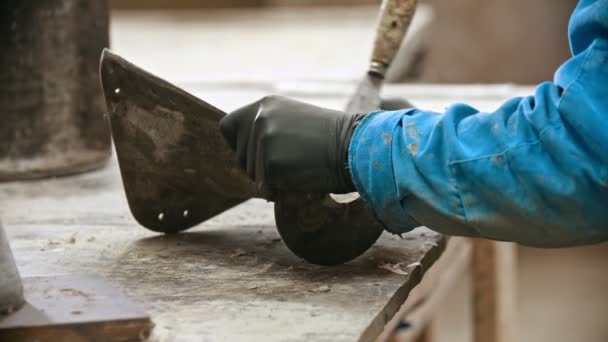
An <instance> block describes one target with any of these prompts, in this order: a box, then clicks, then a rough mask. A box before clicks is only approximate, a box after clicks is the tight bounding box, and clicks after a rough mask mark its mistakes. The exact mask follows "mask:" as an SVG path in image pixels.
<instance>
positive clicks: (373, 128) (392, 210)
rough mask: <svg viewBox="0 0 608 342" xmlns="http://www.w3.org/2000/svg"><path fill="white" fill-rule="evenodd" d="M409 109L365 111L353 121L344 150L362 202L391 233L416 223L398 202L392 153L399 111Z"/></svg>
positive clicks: (409, 228)
mask: <svg viewBox="0 0 608 342" xmlns="http://www.w3.org/2000/svg"><path fill="white" fill-rule="evenodd" d="M412 110H414V109H408V110H399V111H377V112H371V113H369V114H368V115H367V116H366V117H365V118H363V120H361V122H360V123H359V124H358V125H357V128H356V129H355V132H354V133H353V136H352V138H351V141H350V146H349V152H348V163H349V170H350V173H351V177H352V180H353V183H354V185H355V188H356V189H357V191H358V192H359V194H360V196H361V198H362V199H363V202H364V203H365V204H366V206H368V207H369V208H370V209H371V211H372V214H373V216H374V218H375V219H376V220H377V221H378V222H379V223H380V224H381V225H382V226H383V227H384V229H386V230H387V231H389V232H391V233H395V234H401V233H406V232H408V231H410V230H412V229H414V228H416V227H418V226H419V224H418V223H416V221H414V220H413V219H412V218H411V217H410V216H409V214H408V213H407V210H406V209H404V208H403V206H402V203H401V200H400V195H399V189H398V187H397V185H396V180H395V174H394V168H393V157H392V156H393V143H392V142H393V135H394V134H396V132H397V131H399V130H398V127H399V125H400V121H401V119H402V117H403V115H406V114H407V113H408V112H410V111H412ZM397 153H398V151H397ZM399 157H400V158H409V155H408V154H405V155H403V154H401V155H400V156H399Z"/></svg>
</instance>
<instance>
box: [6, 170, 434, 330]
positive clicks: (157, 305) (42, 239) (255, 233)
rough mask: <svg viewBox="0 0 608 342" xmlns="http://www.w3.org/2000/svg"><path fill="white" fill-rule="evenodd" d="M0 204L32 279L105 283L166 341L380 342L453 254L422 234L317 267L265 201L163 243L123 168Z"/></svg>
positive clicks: (44, 185) (386, 239)
mask: <svg viewBox="0 0 608 342" xmlns="http://www.w3.org/2000/svg"><path fill="white" fill-rule="evenodd" d="M0 202H1V203H2V204H3V205H2V208H1V211H0V216H2V217H3V220H4V223H5V229H6V230H7V233H8V235H9V238H10V240H11V243H12V246H13V249H14V253H15V258H16V260H17V264H18V266H19V268H20V271H21V273H22V274H23V275H30V276H31V275H43V274H44V275H46V274H69V273H83V272H86V273H94V274H99V275H101V276H104V277H106V278H107V279H109V280H110V281H111V282H112V283H114V284H115V285H117V286H118V287H120V288H122V289H123V290H124V291H125V292H126V293H127V294H128V295H129V296H131V297H132V298H133V299H135V300H136V301H139V302H141V303H143V304H144V306H145V307H146V309H147V310H148V312H149V313H150V314H151V316H152V319H153V321H154V323H155V324H156V328H155V330H154V331H153V339H156V340H159V341H173V340H176V339H179V340H200V339H201V338H203V337H204V338H206V339H208V340H231V341H234V340H264V341H268V340H285V339H289V340H311V339H312V340H344V341H346V340H348V341H352V340H356V339H358V338H359V337H361V336H363V335H365V336H366V337H368V339H371V338H373V337H375V336H377V335H378V334H379V333H380V332H381V330H382V328H383V326H384V324H385V323H386V322H387V321H388V320H390V319H391V318H392V317H393V315H394V314H395V313H396V311H397V310H398V308H399V306H400V305H401V303H402V302H403V301H404V300H405V298H406V297H407V295H408V293H409V291H410V290H411V288H412V287H413V286H415V285H416V284H417V283H418V282H419V281H420V279H421V277H422V274H423V273H424V271H425V270H426V269H428V268H429V267H430V265H431V264H432V263H433V262H434V261H435V260H436V259H437V258H438V257H439V255H440V254H441V251H442V249H443V247H444V240H443V238H442V237H441V236H440V235H438V234H436V233H433V232H430V231H429V230H427V229H418V230H416V231H414V232H412V233H409V234H406V235H404V238H403V239H401V238H399V237H397V236H392V235H389V234H384V236H382V237H381V239H380V240H379V242H378V243H377V244H376V245H375V246H374V247H372V249H371V250H370V251H368V252H367V253H366V254H365V255H364V256H363V257H361V258H359V259H356V260H354V261H352V262H350V263H348V264H346V265H343V266H339V267H319V266H314V265H311V264H308V263H306V262H304V261H302V260H300V259H298V258H297V257H295V256H294V255H293V254H291V253H290V252H289V251H288V250H287V248H286V247H285V246H284V245H283V243H282V242H281V241H280V239H279V236H278V233H277V232H276V228H275V227H274V223H273V216H272V207H271V204H269V203H266V202H264V201H260V200H254V201H250V202H247V203H245V204H243V205H241V206H239V207H237V208H234V209H233V210H231V211H230V212H226V213H225V214H223V215H220V216H218V217H216V218H214V219H212V220H210V221H208V222H206V223H205V224H203V225H202V226H200V227H197V228H196V229H193V230H191V231H189V232H187V233H185V234H180V235H174V236H162V235H157V234H154V233H152V232H149V231H146V230H145V229H143V228H141V227H140V226H138V225H137V224H136V223H135V222H134V220H133V219H132V218H131V215H130V213H129V212H128V207H127V205H126V201H125V198H124V194H123V191H122V185H121V182H120V178H119V174H118V169H117V165H116V164H115V163H112V164H111V165H110V166H109V167H107V168H106V169H104V170H102V171H99V172H94V173H91V174H87V175H82V176H75V177H69V178H60V179H55V180H49V181H38V182H27V183H5V184H1V185H0ZM415 262H421V266H412V267H407V265H410V264H412V263H415ZM384 264H389V265H395V264H399V266H398V268H399V267H400V268H401V269H403V270H405V271H406V272H408V275H399V274H395V273H392V272H390V271H388V270H386V269H383V268H380V267H379V266H381V265H384Z"/></svg>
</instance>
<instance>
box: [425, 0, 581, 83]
mask: <svg viewBox="0 0 608 342" xmlns="http://www.w3.org/2000/svg"><path fill="white" fill-rule="evenodd" d="M429 3H430V4H431V5H432V6H433V8H434V9H435V21H434V23H433V33H432V35H431V36H432V39H431V42H430V50H429V54H428V56H427V60H426V61H425V66H426V68H425V70H424V72H423V74H422V79H423V80H424V81H430V82H455V83H469V82H472V83H484V82H514V83H524V84H536V83H539V82H542V81H548V80H552V78H553V73H554V72H555V70H556V69H557V67H558V66H559V65H560V64H561V63H562V62H564V61H565V60H566V59H567V58H568V57H569V53H570V50H569V45H568V39H567V33H568V31H567V29H568V18H569V17H570V14H571V13H572V11H573V9H574V7H575V6H576V4H577V3H578V1H577V0H562V1H555V0H511V1H504V0H450V1H445V0H430V1H429Z"/></svg>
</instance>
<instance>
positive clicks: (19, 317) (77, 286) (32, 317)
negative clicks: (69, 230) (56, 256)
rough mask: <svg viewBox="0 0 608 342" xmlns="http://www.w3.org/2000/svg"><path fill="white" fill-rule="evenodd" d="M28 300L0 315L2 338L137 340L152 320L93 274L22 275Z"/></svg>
mask: <svg viewBox="0 0 608 342" xmlns="http://www.w3.org/2000/svg"><path fill="white" fill-rule="evenodd" d="M23 285H24V288H25V299H26V303H25V305H23V306H22V307H21V308H19V309H18V310H16V311H15V312H13V313H12V314H10V315H8V316H0V340H2V341H24V342H26V341H32V342H33V341H70V342H93V341H108V342H109V341H113V342H123V341H139V340H143V339H145V338H146V337H148V336H149V334H150V330H151V328H152V324H151V322H150V317H148V315H147V314H146V313H145V312H144V311H143V310H142V309H141V307H140V306H139V305H137V304H135V303H133V302H132V301H130V300H129V299H128V298H127V297H125V295H124V294H123V293H122V292H121V291H120V290H118V289H117V288H116V287H114V286H113V285H112V284H110V283H109V282H108V281H107V280H105V279H103V278H100V277H98V276H92V275H62V276H40V277H26V278H24V279H23Z"/></svg>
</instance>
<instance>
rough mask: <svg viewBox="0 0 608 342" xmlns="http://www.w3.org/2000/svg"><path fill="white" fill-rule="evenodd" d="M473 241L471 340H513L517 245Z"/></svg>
mask: <svg viewBox="0 0 608 342" xmlns="http://www.w3.org/2000/svg"><path fill="white" fill-rule="evenodd" d="M473 241H474V242H473V261H472V277H473V310H474V319H475V320H474V332H473V334H474V335H473V336H474V340H475V341H476V342H483V341H497V342H509V341H514V340H515V339H514V337H515V336H513V334H514V332H515V331H516V330H515V329H516V327H515V318H516V317H515V307H514V305H515V287H516V279H517V278H516V268H515V267H516V245H515V244H513V243H505V242H496V241H489V240H482V239H473Z"/></svg>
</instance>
